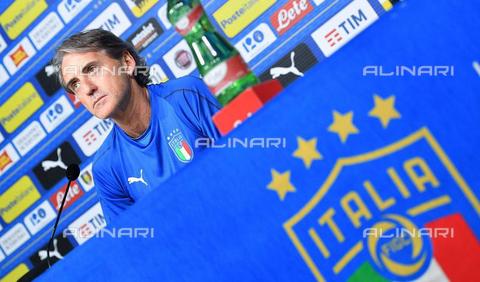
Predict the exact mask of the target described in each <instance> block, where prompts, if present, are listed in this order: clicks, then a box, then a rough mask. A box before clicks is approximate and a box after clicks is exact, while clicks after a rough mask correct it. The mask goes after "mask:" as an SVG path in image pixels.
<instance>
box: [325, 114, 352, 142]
mask: <svg viewBox="0 0 480 282" xmlns="http://www.w3.org/2000/svg"><path fill="white" fill-rule="evenodd" d="M352 119H353V112H348V113H346V114H344V115H342V114H341V113H339V112H337V111H333V123H332V124H331V125H330V127H328V131H330V132H334V133H337V134H338V136H339V137H340V140H342V143H345V142H346V141H347V138H348V135H350V134H357V133H358V132H359V131H358V129H357V128H356V127H355V125H354V124H353V122H352Z"/></svg>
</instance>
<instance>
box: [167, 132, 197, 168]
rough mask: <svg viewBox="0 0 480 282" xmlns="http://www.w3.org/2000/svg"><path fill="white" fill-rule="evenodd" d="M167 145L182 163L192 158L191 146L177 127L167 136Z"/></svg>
mask: <svg viewBox="0 0 480 282" xmlns="http://www.w3.org/2000/svg"><path fill="white" fill-rule="evenodd" d="M167 141H168V145H169V146H170V149H172V151H173V153H174V154H175V156H177V158H178V160H179V161H181V162H182V163H189V162H191V161H192V159H193V150H192V147H191V146H190V145H189V144H188V142H187V140H186V139H185V137H184V136H183V134H182V132H181V131H180V130H179V129H178V128H177V129H175V130H173V131H172V132H171V133H170V135H168V137H167Z"/></svg>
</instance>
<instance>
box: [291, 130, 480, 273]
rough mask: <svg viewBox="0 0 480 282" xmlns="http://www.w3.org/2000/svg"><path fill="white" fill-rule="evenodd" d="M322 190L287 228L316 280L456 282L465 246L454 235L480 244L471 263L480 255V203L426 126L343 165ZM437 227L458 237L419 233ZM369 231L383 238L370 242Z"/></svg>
mask: <svg viewBox="0 0 480 282" xmlns="http://www.w3.org/2000/svg"><path fill="white" fill-rule="evenodd" d="M318 186H319V187H320V188H319V189H318V190H317V191H316V192H315V193H314V194H313V195H312V197H311V198H310V200H309V201H308V202H307V203H306V204H305V205H304V206H303V207H302V208H301V209H300V210H299V211H298V212H297V213H296V214H295V215H293V216H292V217H291V218H290V219H289V220H287V221H286V222H284V224H283V227H284V229H285V231H286V233H287V234H288V236H289V238H290V240H291V241H292V243H293V245H294V246H295V247H296V248H297V250H298V252H299V254H300V255H301V257H302V259H303V260H304V262H305V264H306V266H307V267H308V268H309V269H310V271H311V272H312V274H313V276H314V277H315V279H316V280H317V281H326V280H329V281H373V280H377V281H381V280H384V279H385V278H386V279H388V280H393V281H411V280H414V279H420V280H421V281H448V280H449V278H452V280H455V279H453V278H454V276H451V277H450V276H449V275H450V274H449V272H448V271H447V270H450V269H453V272H455V271H457V272H458V270H455V267H453V268H452V267H450V266H451V265H452V264H454V262H452V261H450V260H449V253H452V252H455V250H456V249H459V248H460V249H461V248H462V247H461V246H462V244H465V243H464V242H460V243H459V245H455V244H456V243H455V240H456V238H457V236H458V238H464V239H462V240H466V241H469V240H470V238H472V239H471V240H472V241H469V242H475V241H476V244H475V243H471V244H470V243H469V246H470V245H472V247H471V248H472V250H471V255H472V257H475V258H478V257H479V253H480V245H479V244H478V239H475V235H474V233H473V231H472V229H471V227H470V226H473V225H472V224H476V223H477V222H478V217H479V216H480V204H479V200H478V197H477V196H476V195H475V193H474V192H473V190H472V189H471V187H470V186H469V185H468V184H467V183H466V182H465V180H464V179H463V177H462V176H461V175H460V173H459V172H458V171H457V169H456V167H455V165H454V164H453V163H451V162H450V158H449V157H448V156H447V155H446V154H445V152H444V151H443V149H442V148H441V146H440V145H439V143H438V142H437V141H436V140H435V138H434V137H433V135H432V134H431V133H430V131H429V130H428V129H427V128H422V129H420V130H418V131H416V132H414V133H412V134H411V135H409V136H407V137H405V138H403V139H400V140H398V141H397V142H395V143H393V144H390V145H387V146H385V147H382V148H379V149H377V150H375V151H371V152H367V153H364V154H361V155H357V156H352V157H346V158H340V159H338V160H337V161H336V163H335V165H334V167H333V168H332V170H331V172H330V174H329V175H328V176H327V177H326V178H325V181H324V183H323V184H319V185H318ZM452 213H453V214H456V215H455V216H452ZM462 215H464V216H462ZM466 219H467V220H466ZM469 221H471V222H469ZM459 226H462V227H459ZM438 228H443V229H445V228H453V229H454V230H455V233H454V236H453V237H448V238H442V237H439V236H431V234H429V233H424V232H419V231H418V230H424V231H425V230H435V229H438ZM364 230H370V232H368V234H372V233H373V234H378V233H381V234H382V235H381V236H369V235H368V236H365V232H364ZM372 230H379V231H380V232H372ZM398 230H401V231H402V232H403V233H400V234H401V235H398V234H399V233H398ZM467 238H468V240H467ZM441 240H445V241H441ZM447 240H448V241H447ZM462 240H460V241H462ZM447 245H449V246H452V247H451V249H448V248H447V247H446V246H447ZM433 254H435V259H434V258H433ZM462 263H463V262H462ZM462 267H463V266H462ZM465 267H466V268H472V266H471V265H468V266H467V265H465ZM475 267H476V266H475ZM475 267H473V269H474V268H475ZM457 268H458V267H457ZM442 269H443V271H442ZM473 269H472V271H471V273H473V272H475V270H473ZM467 272H469V271H467ZM433 275H435V276H436V278H435V279H432V276H433ZM439 275H440V276H439ZM442 275H443V276H444V277H442ZM445 275H447V276H449V277H448V278H447V277H446V276H445ZM459 281H462V279H460V280H459Z"/></svg>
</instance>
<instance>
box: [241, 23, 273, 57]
mask: <svg viewBox="0 0 480 282" xmlns="http://www.w3.org/2000/svg"><path fill="white" fill-rule="evenodd" d="M275 40H277V37H276V36H275V34H273V31H272V30H271V29H270V27H269V26H268V25H267V24H266V23H261V24H260V25H259V26H257V27H256V28H254V29H253V30H252V31H251V32H249V33H248V34H247V35H246V36H245V37H244V38H242V40H240V41H239V42H238V43H237V44H235V48H236V49H237V50H238V51H239V52H240V55H242V58H243V59H244V60H245V61H246V62H249V61H251V60H252V59H253V58H255V57H256V56H257V55H258V54H260V53H261V52H262V51H264V50H265V49H266V48H268V47H269V46H270V45H272V43H273V42H274V41H275Z"/></svg>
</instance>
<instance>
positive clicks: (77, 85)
mask: <svg viewBox="0 0 480 282" xmlns="http://www.w3.org/2000/svg"><path fill="white" fill-rule="evenodd" d="M78 88H80V82H74V83H73V84H72V90H73V91H75V90H77V89H78Z"/></svg>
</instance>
